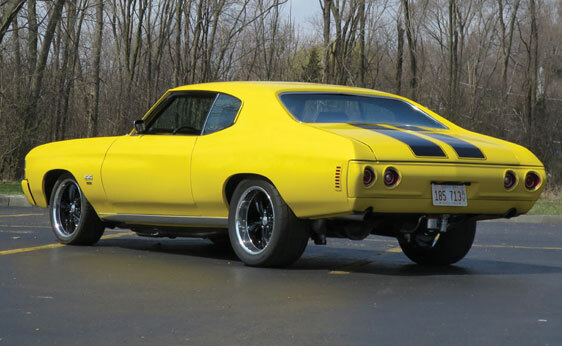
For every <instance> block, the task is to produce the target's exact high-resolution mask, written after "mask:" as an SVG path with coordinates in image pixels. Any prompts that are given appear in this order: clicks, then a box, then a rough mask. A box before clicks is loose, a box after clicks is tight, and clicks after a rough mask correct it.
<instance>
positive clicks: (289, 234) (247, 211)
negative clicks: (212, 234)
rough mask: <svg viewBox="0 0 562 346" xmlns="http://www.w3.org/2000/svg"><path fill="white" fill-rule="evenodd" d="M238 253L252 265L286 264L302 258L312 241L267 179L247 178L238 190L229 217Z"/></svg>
mask: <svg viewBox="0 0 562 346" xmlns="http://www.w3.org/2000/svg"><path fill="white" fill-rule="evenodd" d="M228 225H229V228H228V234H229V236H230V242H231V244H232V248H233V249H234V252H235V253H236V255H237V256H238V258H240V260H242V262H244V263H245V264H246V265H249V266H256V267H283V266H287V265H290V264H292V263H293V262H295V261H296V260H298V259H299V258H300V257H301V255H302V253H303V252H304V250H305V248H306V245H307V243H308V238H309V232H308V228H307V227H306V224H305V223H304V222H303V221H302V220H299V219H298V218H297V217H296V216H295V214H293V212H292V210H291V209H290V208H289V206H287V204H286V203H285V201H283V199H282V198H281V195H280V194H279V192H278V191H277V190H276V189H275V187H274V186H273V185H272V184H271V183H269V182H266V181H263V180H257V179H252V180H244V181H242V182H241V183H240V184H239V185H238V186H237V187H236V190H235V191H234V194H233V196H232V200H231V203H230V210H229V217H228Z"/></svg>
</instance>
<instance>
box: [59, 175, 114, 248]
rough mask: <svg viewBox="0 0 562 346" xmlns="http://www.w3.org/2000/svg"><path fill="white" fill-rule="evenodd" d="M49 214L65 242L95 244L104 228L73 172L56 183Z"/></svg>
mask: <svg viewBox="0 0 562 346" xmlns="http://www.w3.org/2000/svg"><path fill="white" fill-rule="evenodd" d="M49 216H50V219H51V225H52V227H53V231H54V233H55V236H56V237H57V239H58V240H59V241H60V242H61V243H63V244H73V245H91V244H94V243H95V242H97V241H98V240H99V238H100V237H101V236H102V234H103V230H104V228H105V227H104V225H103V223H102V222H101V220H100V219H99V218H98V216H97V214H96V212H95V211H94V209H93V208H92V206H91V205H90V203H89V202H88V200H87V199H86V198H85V197H84V195H83V193H82V190H81V189H80V186H79V185H78V183H77V182H76V180H75V179H74V177H73V176H72V175H70V174H63V175H61V176H60V177H59V179H58V180H57V182H56V183H55V186H54V187H53V191H52V193H51V200H50V203H49Z"/></svg>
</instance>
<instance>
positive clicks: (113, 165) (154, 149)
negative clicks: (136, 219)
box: [102, 92, 216, 216]
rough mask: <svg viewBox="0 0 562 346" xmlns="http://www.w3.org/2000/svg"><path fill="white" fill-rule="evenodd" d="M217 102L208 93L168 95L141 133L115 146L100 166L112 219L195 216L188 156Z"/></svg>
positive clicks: (128, 136)
mask: <svg viewBox="0 0 562 346" xmlns="http://www.w3.org/2000/svg"><path fill="white" fill-rule="evenodd" d="M215 97H216V93H210V92H176V93H172V94H170V95H169V96H168V97H167V98H166V99H165V100H163V101H162V102H161V103H160V104H159V105H158V106H157V107H156V108H155V109H154V110H153V111H152V112H151V114H149V115H148V116H147V117H145V123H146V129H145V131H143V132H142V133H141V134H131V135H127V136H123V137H121V138H119V139H118V140H117V141H115V142H114V143H113V145H112V146H111V147H110V149H109V150H108V152H107V154H106V158H105V160H104V162H103V166H102V181H103V186H104V189H105V193H106V196H107V200H108V203H109V205H110V206H111V209H112V211H113V213H115V214H134V215H178V216H193V215H197V211H196V206H195V202H194V200H193V194H192V187H191V172H190V166H191V155H192V151H193V148H194V146H195V142H196V141H197V139H198V137H199V136H200V135H201V132H202V129H203V126H204V123H205V120H206V117H207V114H208V113H209V110H210V109H211V107H212V104H213V102H214V100H215Z"/></svg>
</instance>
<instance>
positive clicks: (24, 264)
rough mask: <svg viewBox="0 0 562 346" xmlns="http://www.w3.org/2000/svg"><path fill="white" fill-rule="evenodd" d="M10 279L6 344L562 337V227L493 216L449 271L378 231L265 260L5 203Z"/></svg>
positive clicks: (3, 300) (0, 238)
mask: <svg viewBox="0 0 562 346" xmlns="http://www.w3.org/2000/svg"><path fill="white" fill-rule="evenodd" d="M0 288H1V290H0V321H1V322H0V344H5V345H30V344H43V345H53V344H58V345H76V344H80V345H100V344H107V345H137V344H141V345H142V344H147V345H148V344H151V345H175V344H195V345H202V344H206V345H236V344H245V345H287V344H296V345H350V344H364V345H374V344H377V345H386V344H416V345H434V344H455V345H498V344H517V345H561V344H562V227H561V225H560V224H558V225H555V224H527V223H508V222H485V223H480V224H479V227H478V231H477V235H476V240H475V245H474V246H473V248H472V250H471V251H470V253H469V254H468V256H467V257H466V258H465V259H464V260H462V261H461V262H459V263H458V264H457V265H455V266H451V267H447V268H424V267H420V266H417V265H414V264H412V263H411V262H410V261H409V260H408V259H407V258H406V257H405V256H404V255H403V254H402V253H401V251H400V250H399V248H398V243H397V242H396V240H394V239H391V238H383V237H369V238H367V239H366V240H364V241H360V242H355V241H350V240H336V239H328V245H327V246H315V245H313V244H312V243H310V244H309V247H308V248H307V250H306V252H305V253H304V255H303V257H302V258H301V260H299V261H298V262H297V263H296V264H295V265H293V266H292V267H290V268H286V269H259V268H251V267H246V266H244V265H243V264H242V263H241V262H240V261H238V260H237V259H236V257H235V256H234V254H233V253H232V252H231V251H229V250H228V249H224V248H220V247H217V246H215V245H213V244H212V243H211V242H209V241H206V240H199V239H175V240H169V239H151V238H141V237H138V236H136V235H134V234H133V233H131V232H130V231H128V230H109V229H108V230H106V232H105V235H104V238H102V240H100V242H99V243H98V244H97V245H96V246H93V247H74V246H61V245H58V244H57V243H56V241H55V238H54V235H52V233H51V230H50V225H49V220H48V217H47V211H46V210H45V209H38V208H0Z"/></svg>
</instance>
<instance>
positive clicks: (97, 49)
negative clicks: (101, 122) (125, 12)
mask: <svg viewBox="0 0 562 346" xmlns="http://www.w3.org/2000/svg"><path fill="white" fill-rule="evenodd" d="M94 32H95V35H96V36H95V38H94V66H93V67H94V92H93V94H94V95H93V97H94V100H93V101H94V102H93V104H92V111H91V114H90V118H89V123H88V125H89V126H88V137H91V136H97V135H98V119H99V103H100V74H101V72H100V63H101V47H102V42H103V0H97V3H96V27H95V30H94Z"/></svg>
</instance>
